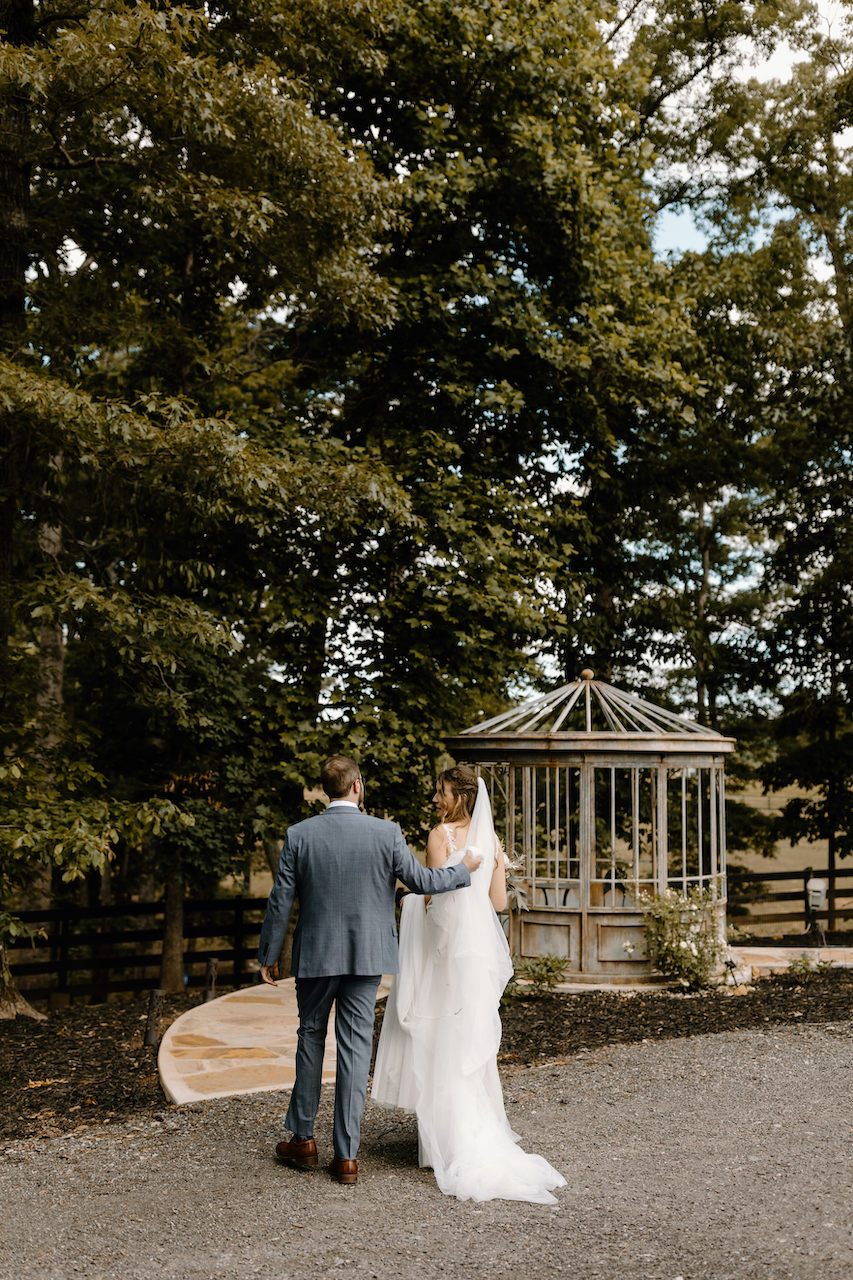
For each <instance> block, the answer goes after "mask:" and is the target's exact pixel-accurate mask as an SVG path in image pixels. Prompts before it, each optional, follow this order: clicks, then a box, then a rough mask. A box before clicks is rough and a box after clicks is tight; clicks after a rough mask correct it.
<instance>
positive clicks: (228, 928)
mask: <svg viewBox="0 0 853 1280" xmlns="http://www.w3.org/2000/svg"><path fill="white" fill-rule="evenodd" d="M266 904H267V900H266V898H190V899H187V900H186V902H185V903H184V943H185V946H184V981H185V983H186V985H187V986H188V987H199V986H203V985H204V982H205V969H206V964H207V961H208V960H209V959H215V960H218V961H219V970H218V977H219V980H220V981H221V982H222V981H224V982H225V983H227V984H229V985H233V986H235V987H237V986H240V985H241V984H243V983H245V982H246V981H247V979H248V977H249V973H250V970H249V967H248V962H249V961H250V960H251V959H253V958H254V956H255V953H256V951H257V944H258V938H259V936H260V932H261V922H262V920H263V915H264V910H265V908H266ZM20 918H21V919H22V920H23V922H24V923H25V924H27V925H28V926H29V927H30V928H32V929H34V930H38V932H39V934H40V935H41V936H38V937H35V938H34V939H33V941H32V943H29V942H25V941H21V942H20V943H19V945H18V946H17V947H16V948H14V949H10V951H9V961H10V965H11V970H12V975H13V977H14V978H15V980H16V982H17V983H18V986H19V987H20V989H21V990H22V991H23V992H24V994H25V995H26V996H27V998H28V999H31V1000H33V999H35V1000H38V999H50V998H51V997H52V996H55V995H56V994H59V995H60V996H63V997H65V996H67V997H69V998H70V997H72V996H78V995H79V996H94V997H95V998H100V999H103V998H105V997H106V996H107V995H108V994H109V993H110V992H113V991H144V990H149V989H150V988H152V987H156V986H157V984H158V980H159V971H160V964H161V960H162V939H163V921H164V905H163V903H162V902H125V903H118V904H115V905H112V906H108V907H76V906H71V907H54V908H49V909H45V910H40V911H39V910H34V911H22V912H21V913H20ZM199 942H201V943H203V944H206V945H201V946H199V945H198V943H199ZM158 944H160V945H158ZM187 944H189V945H187ZM142 948H144V949H142Z"/></svg>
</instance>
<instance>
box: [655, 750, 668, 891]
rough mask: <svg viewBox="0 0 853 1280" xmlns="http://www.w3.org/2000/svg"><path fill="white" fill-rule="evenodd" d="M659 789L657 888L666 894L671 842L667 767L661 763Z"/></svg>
mask: <svg viewBox="0 0 853 1280" xmlns="http://www.w3.org/2000/svg"><path fill="white" fill-rule="evenodd" d="M655 782H656V787H657V831H656V833H655V834H656V837H657V839H656V840H655V859H656V861H657V867H656V868H655V870H656V872H657V886H658V893H664V892H665V891H666V888H667V884H668V879H669V866H668V863H669V841H668V838H667V809H666V785H667V774H666V765H664V764H663V763H662V762H660V763H659V764H658V766H657V777H656V779H655Z"/></svg>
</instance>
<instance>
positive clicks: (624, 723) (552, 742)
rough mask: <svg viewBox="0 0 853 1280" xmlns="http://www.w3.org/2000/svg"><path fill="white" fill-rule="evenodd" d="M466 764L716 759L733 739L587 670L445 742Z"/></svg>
mask: <svg viewBox="0 0 853 1280" xmlns="http://www.w3.org/2000/svg"><path fill="white" fill-rule="evenodd" d="M447 745H448V747H450V749H451V750H452V751H454V752H455V753H458V754H459V755H461V756H463V757H465V758H468V759H479V760H485V759H496V758H500V757H504V758H509V757H516V758H517V757H519V756H520V755H522V754H523V755H524V756H525V757H528V758H530V757H534V756H539V757H540V758H542V757H547V756H548V755H551V754H556V755H559V756H565V755H567V754H574V753H575V752H578V753H581V754H584V755H587V754H593V755H597V754H600V753H601V752H606V753H607V754H609V755H612V754H614V753H616V754H619V755H622V756H628V755H630V754H631V753H634V752H636V753H639V754H640V755H643V756H647V755H648V754H649V753H652V754H666V755H671V754H683V753H687V754H690V755H717V754H722V753H727V752H729V751H731V750H732V749H733V747H734V745H735V743H734V739H733V738H726V737H723V735H722V734H720V733H717V732H716V731H715V730H713V729H709V728H707V727H706V726H704V725H700V724H697V723H696V722H695V721H694V720H689V719H687V718H686V717H684V716H677V715H675V714H674V713H673V712H672V711H667V710H665V709H664V708H663V707H658V706H655V704H654V703H652V702H647V701H646V700H645V699H644V698H640V697H639V696H638V695H637V694H634V693H628V692H626V691H625V690H624V689H616V688H615V687H614V686H613V685H611V684H607V683H605V682H604V681H603V680H596V679H595V678H594V676H593V673H592V672H591V671H582V672H581V678H580V679H579V680H574V681H573V682H572V683H571V684H565V685H562V686H561V687H560V688H559V689H554V690H553V691H552V692H551V693H545V694H541V695H540V696H538V697H536V698H531V699H530V700H529V701H527V702H524V703H522V704H521V706H518V707H514V708H512V709H511V710H509V711H504V712H503V713H502V714H501V715H499V716H494V717H493V718H492V719H491V720H484V721H482V722H481V723H480V724H475V725H471V726H470V727H469V728H467V729H463V730H462V732H461V733H459V734H456V735H454V736H453V737H451V738H448V739H447Z"/></svg>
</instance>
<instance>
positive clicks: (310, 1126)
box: [258, 756, 480, 1185]
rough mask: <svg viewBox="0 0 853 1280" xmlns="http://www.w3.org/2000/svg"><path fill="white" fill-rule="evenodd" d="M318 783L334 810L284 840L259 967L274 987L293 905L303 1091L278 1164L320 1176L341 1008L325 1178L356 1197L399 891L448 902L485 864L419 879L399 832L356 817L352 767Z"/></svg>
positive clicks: (337, 759) (343, 763) (296, 1097)
mask: <svg viewBox="0 0 853 1280" xmlns="http://www.w3.org/2000/svg"><path fill="white" fill-rule="evenodd" d="M320 781H321V782H322V785H323V790H324V791H325V793H326V795H327V796H328V797H329V801H330V803H329V807H328V809H326V810H325V811H324V812H323V813H318V814H315V815H314V817H312V818H308V819H306V820H305V821H304V822H297V823H296V824H295V826H292V827H291V828H290V829H289V830H288V832H287V836H286V838H285V841H284V848H283V849H282V852H281V861H280V862H279V867H278V874H277V875H276V878H275V884H274V885H273V888H272V893H271V894H270V897H269V902H268V903H267V913H266V916H265V917H264V924H263V928H262V930H261V941H260V943H259V946H258V960H259V961H260V965H261V977H262V978H263V980H264V982H268V983H270V985H272V986H274V985H275V981H276V978H277V977H278V957H279V954H280V953H281V948H282V945H283V943H284V938H285V934H286V932H287V923H288V920H289V918H290V911H291V908H292V906H293V900H294V898H298V899H299V923H298V924H297V926H296V932H295V934H294V938H293V961H292V968H293V973H294V975H295V978H296V1001H297V1004H298V1006H299V1032H298V1037H299V1043H298V1047H297V1050H296V1081H295V1083H294V1086H293V1092H292V1093H291V1095H290V1108H289V1110H288V1113H287V1119H286V1120H285V1124H286V1126H287V1128H288V1129H289V1130H290V1131H291V1133H292V1134H293V1137H292V1138H290V1139H289V1140H286V1141H284V1142H280V1143H279V1144H278V1146H277V1147H276V1155H277V1156H278V1158H279V1159H280V1160H282V1161H284V1163H285V1164H288V1165H291V1166H292V1167H293V1168H296V1169H316V1168H317V1147H316V1144H315V1142H314V1119H315V1116H316V1115H317V1108H318V1106H319V1104H320V1080H321V1075H322V1070H323V1050H324V1048H325V1044H326V1027H327V1025H328V1021H329V1012H330V1010H331V1008H332V1004H333V1003H334V1005H335V1039H336V1041H337V1047H338V1066H337V1074H336V1078H335V1119H334V1128H333V1133H332V1139H333V1143H334V1149H335V1157H334V1159H333V1160H332V1162H331V1164H330V1165H329V1166H328V1168H329V1172H330V1173H331V1175H332V1177H333V1178H334V1179H335V1180H336V1181H337V1182H341V1183H344V1184H346V1185H351V1184H352V1183H354V1182H356V1181H357V1179H358V1165H357V1164H356V1159H355V1156H356V1152H357V1151H358V1142H359V1136H360V1133H361V1117H362V1113H363V1111H364V1102H365V1098H366V1096H367V1074H368V1071H369V1069H370V1053H371V1049H372V1047H373V1016H374V1006H375V1004H376V992H377V989H378V987H379V980H380V978H381V976H382V974H383V973H396V972H397V926H396V923H395V921H394V890H395V888H396V884H397V880H398V879H399V880H402V881H403V883H404V884H406V885H408V887H409V888H410V889H413V890H414V892H415V893H421V894H434V893H446V892H447V890H449V889H460V888H463V887H464V886H465V885H468V884H470V883H471V872H472V871H475V870H476V869H477V867H478V866H479V865H480V858H479V857H478V856H477V855H476V854H471V853H468V854H466V856H465V858H464V859H463V861H462V862H460V863H457V864H456V865H455V866H452V867H439V868H435V869H433V870H428V869H427V868H425V867H422V866H421V865H420V863H419V862H417V861H416V860H415V859H414V858H413V857H412V855H411V853H410V852H409V850H408V847H407V846H406V842H405V840H404V839H403V833H402V832H401V830H400V828H399V826H398V825H397V823H396V822H386V821H384V820H383V819H381V818H370V817H368V816H367V815H366V814H365V813H363V812H361V809H362V807H363V802H364V779H363V778H362V776H361V770H360V769H359V767H358V765H357V764H356V762H355V760H351V759H350V758H349V756H332V757H331V758H330V759H329V760H327V761H326V763H325V764H324V765H323V768H322V770H321V773H320Z"/></svg>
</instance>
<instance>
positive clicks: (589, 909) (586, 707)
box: [447, 671, 735, 982]
mask: <svg viewBox="0 0 853 1280" xmlns="http://www.w3.org/2000/svg"><path fill="white" fill-rule="evenodd" d="M734 745H735V744H734V739H733V738H725V737H723V736H722V735H721V734H719V733H715V732H714V731H713V730H711V729H708V728H705V727H704V726H702V725H699V724H696V723H694V722H693V721H692V720H687V719H684V718H682V717H681V716H676V715H674V714H673V713H672V712H670V711H666V710H664V709H663V708H662V707H657V706H654V705H653V704H652V703H650V702H646V701H645V700H644V699H642V698H640V697H638V696H637V695H635V694H632V693H627V692H625V691H624V690H620V689H616V688H614V687H613V686H612V685H610V684H606V683H604V682H603V681H601V680H596V679H595V678H594V676H593V673H592V672H591V671H583V672H581V678H580V679H579V680H576V681H574V682H573V683H572V684H567V685H564V686H562V688H559V689H556V690H554V691H553V692H552V693H547V694H544V695H542V696H541V697H537V698H533V699H531V700H530V701H529V702H525V703H524V704H523V705H521V706H519V707H517V708H515V709H514V710H511V711H507V712H504V714H503V715H500V716H496V717H495V718H494V719H492V720H486V721H485V722H484V723H482V724H477V725H473V726H472V727H471V728H469V729H463V731H462V732H461V733H459V734H457V735H455V736H452V737H449V738H448V739H447V746H448V749H449V750H450V751H451V752H452V753H453V755H454V756H455V757H456V759H457V760H459V761H460V762H464V763H467V764H470V765H472V766H473V767H475V768H476V769H477V771H478V772H479V773H480V775H481V776H482V777H483V778H484V780H485V781H486V783H487V785H488V787H489V790H490V792H491V796H492V804H493V807H494V812H495V826H496V829H497V831H498V834H499V835H500V836H501V838H502V839H503V841H504V846H505V848H506V850H507V854H508V856H509V858H510V860H511V862H513V863H515V866H516V868H517V871H516V875H517V876H518V877H519V878H520V880H521V889H522V891H523V894H524V898H525V899H526V904H523V905H526V909H519V908H518V907H516V908H514V909H511V911H510V917H509V929H510V947H511V949H512V950H513V952H515V953H516V954H519V955H521V956H522V957H534V956H543V955H549V954H550V955H557V956H561V957H565V958H566V959H568V961H569V976H570V977H571V979H572V980H573V981H580V982H583V981H589V982H608V981H613V982H625V981H626V980H628V981H630V980H632V979H643V978H645V977H647V976H649V975H650V974H651V972H652V966H651V962H650V959H649V957H648V953H647V950H646V941H645V929H644V926H643V915H642V911H641V909H640V905H639V898H640V896H641V895H642V894H644V893H651V894H654V893H662V892H664V891H665V890H666V889H674V890H675V891H676V892H678V893H679V894H686V893H687V892H688V891H689V889H690V888H691V887H692V886H697V887H699V888H701V889H710V891H711V896H712V906H711V910H712V912H713V914H714V919H715V923H716V925H717V928H718V929H719V930H720V933H721V935H724V932H725V909H726V823H725V778H724V761H725V757H726V755H727V754H728V753H729V752H730V751H731V750H732V749H733V747H734Z"/></svg>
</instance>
